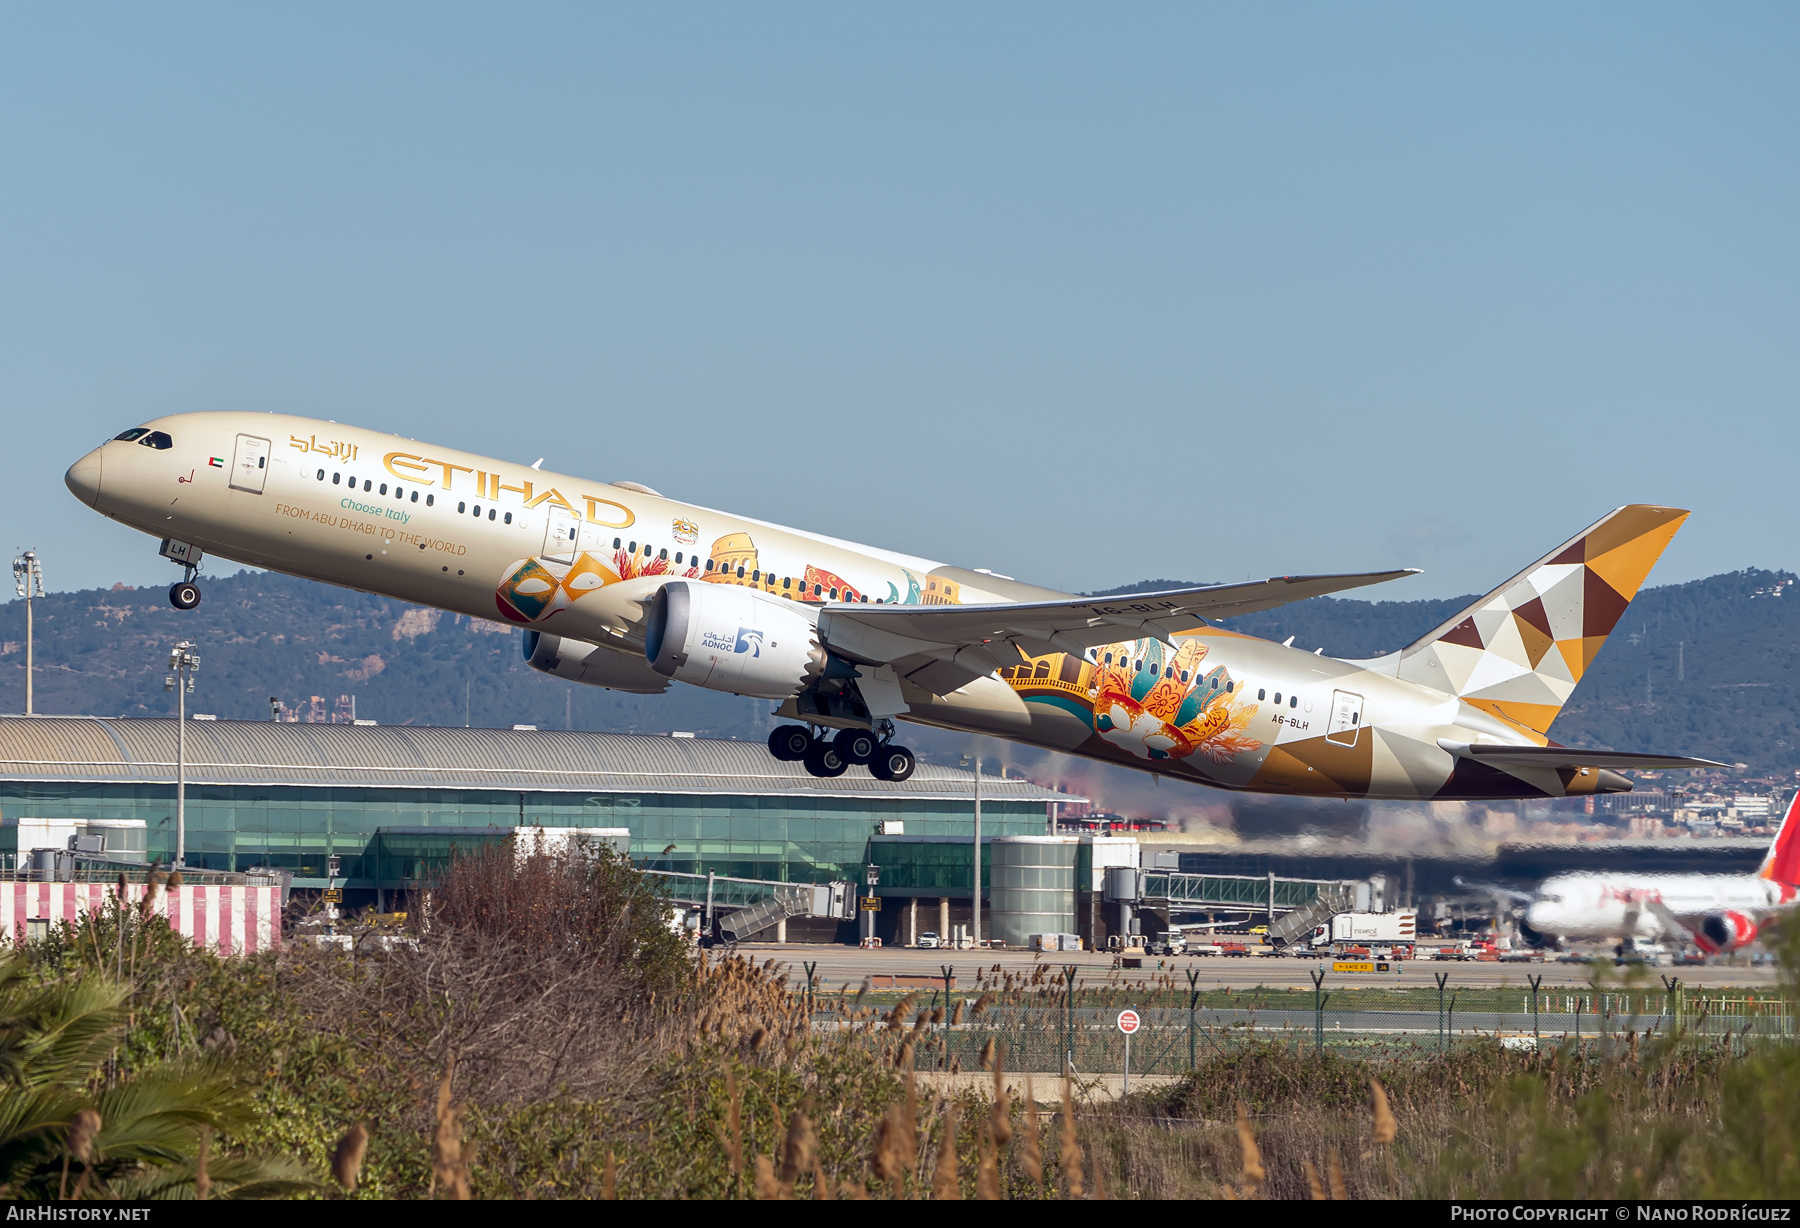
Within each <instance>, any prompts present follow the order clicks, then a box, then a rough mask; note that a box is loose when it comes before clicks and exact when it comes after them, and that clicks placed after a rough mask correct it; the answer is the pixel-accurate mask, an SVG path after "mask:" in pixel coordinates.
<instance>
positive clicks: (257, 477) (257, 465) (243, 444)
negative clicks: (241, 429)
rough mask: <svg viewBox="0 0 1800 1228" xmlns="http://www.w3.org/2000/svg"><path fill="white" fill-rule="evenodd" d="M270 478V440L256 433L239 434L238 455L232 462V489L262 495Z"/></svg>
mask: <svg viewBox="0 0 1800 1228" xmlns="http://www.w3.org/2000/svg"><path fill="white" fill-rule="evenodd" d="M268 480H269V441H268V440H266V439H258V438H257V437H256V436H255V435H239V436H238V437H237V455H236V456H235V457H233V458H232V462H231V489H233V490H242V491H248V492H249V493H250V494H253V495H260V494H262V492H263V484H264V483H265V482H267V481H268Z"/></svg>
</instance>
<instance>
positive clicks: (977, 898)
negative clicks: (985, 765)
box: [959, 754, 981, 951]
mask: <svg viewBox="0 0 1800 1228" xmlns="http://www.w3.org/2000/svg"><path fill="white" fill-rule="evenodd" d="M959 766H961V767H966V768H968V767H972V768H974V769H975V843H974V848H973V850H972V856H973V858H974V865H975V878H974V884H975V890H974V892H973V893H972V899H973V903H972V905H971V907H970V909H969V915H970V925H969V937H970V939H971V940H972V941H973V942H974V944H975V947H974V949H975V950H977V951H979V950H980V949H981V756H980V755H979V754H974V755H964V756H963V757H962V758H961V760H959Z"/></svg>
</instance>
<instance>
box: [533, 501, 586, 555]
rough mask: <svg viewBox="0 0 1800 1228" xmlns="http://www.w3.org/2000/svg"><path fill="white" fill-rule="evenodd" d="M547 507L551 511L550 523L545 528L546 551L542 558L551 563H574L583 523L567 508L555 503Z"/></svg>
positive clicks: (544, 550)
mask: <svg viewBox="0 0 1800 1228" xmlns="http://www.w3.org/2000/svg"><path fill="white" fill-rule="evenodd" d="M545 506H546V507H548V508H549V509H550V523H549V524H548V525H546V526H545V527H544V549H543V553H542V554H541V555H540V557H541V558H543V559H544V560H546V561H547V562H551V563H573V562H574V561H575V546H576V543H577V540H578V539H579V537H580V535H581V521H580V520H579V519H578V518H577V517H576V515H575V514H574V513H573V512H571V511H569V510H568V509H567V508H564V507H558V506H557V505H556V504H554V503H550V504H546V505H545Z"/></svg>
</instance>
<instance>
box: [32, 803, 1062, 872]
mask: <svg viewBox="0 0 1800 1228" xmlns="http://www.w3.org/2000/svg"><path fill="white" fill-rule="evenodd" d="M981 811H982V834H983V835H996V836H1000V835H1036V834H1041V833H1042V832H1043V831H1044V825H1045V812H1044V803H1043V802H1042V801H1037V800H1002V801H997V800H994V799H992V798H988V797H984V798H983V799H982V805H981ZM0 815H4V816H8V817H14V816H19V815H31V816H47V815H56V816H59V817H67V818H71V819H83V820H85V819H141V820H143V821H144V824H145V827H146V829H147V831H148V835H149V840H148V845H149V848H148V852H149V856H150V858H151V859H153V860H154V859H158V858H160V859H161V860H162V861H164V862H167V861H168V860H170V858H171V857H172V855H173V853H174V850H175V790H174V787H173V785H169V784H93V783H88V782H85V781H41V780H40V781H32V782H25V781H18V780H0ZM896 820H897V821H899V822H901V823H903V824H904V825H905V831H906V833H907V834H908V835H913V834H917V835H921V836H928V837H936V838H938V839H952V838H957V837H960V838H961V839H963V840H964V841H966V840H968V839H969V837H970V836H971V835H972V834H973V832H974V819H973V808H972V806H971V804H970V802H969V801H968V800H966V799H956V798H950V799H946V798H928V797H909V796H905V795H900V796H879V795H870V796H852V797H830V796H822V797H819V796H809V795H805V794H780V793H762V794H727V793H707V794H682V793H630V794H625V793H566V792H551V791H541V792H533V791H514V790H482V789H431V788H418V789H410V788H386V787H360V786H354V785H334V786H324V787H314V786H305V787H296V786H291V785H288V786H267V785H217V784H190V785H189V786H188V788H187V862H188V864H189V865H191V866H194V867H196V868H203V869H209V870H240V871H241V870H245V869H248V868H250V867H252V866H269V867H273V868H276V869H285V870H291V871H292V872H293V874H294V876H295V877H294V881H295V885H297V886H313V885H318V886H323V885H324V876H325V858H326V857H327V856H329V855H331V854H333V853H336V854H337V855H338V856H339V857H340V858H341V859H342V863H341V865H342V868H341V869H340V870H339V875H340V879H343V878H347V879H348V880H349V881H348V882H347V883H345V884H343V885H346V886H348V887H350V888H352V889H355V888H374V887H381V888H385V889H388V890H395V889H400V888H404V887H409V886H411V885H413V884H412V882H409V881H406V877H407V876H405V870H404V868H403V862H404V860H405V859H403V858H398V857H397V856H396V855H394V854H392V853H390V855H389V856H388V857H384V858H381V859H380V860H379V864H378V859H377V857H376V853H377V849H376V848H375V843H376V835H377V833H378V832H382V831H389V830H391V831H393V832H394V834H396V835H398V834H399V833H400V832H401V831H403V830H405V829H411V828H430V829H434V830H433V831H432V832H431V839H432V841H433V842H434V843H438V842H441V843H442V844H444V846H445V848H446V849H447V848H448V847H449V846H450V844H452V843H461V842H458V841H455V840H454V837H453V836H451V835H450V834H449V832H448V831H446V829H458V828H464V829H468V831H469V834H470V837H471V839H470V841H469V843H479V842H481V841H482V839H483V837H484V836H488V835H489V833H490V831H491V830H492V829H496V828H498V829H505V830H508V831H510V829H512V828H513V827H516V826H519V825H521V824H530V825H533V826H545V827H626V828H629V829H630V830H631V853H632V856H633V858H635V859H636V860H638V861H639V862H641V863H643V864H645V865H648V866H651V867H653V868H655V869H660V870H679V871H685V872H688V873H699V874H705V873H708V872H709V871H710V872H713V873H717V874H721V875H728V876H731V877H735V878H762V879H778V880H782V881H786V882H825V881H828V880H831V879H848V880H850V881H852V882H860V881H862V867H863V865H864V862H865V861H866V860H867V856H868V852H869V841H870V837H871V836H873V835H874V834H875V833H876V832H878V831H880V830H881V825H882V824H883V823H884V822H892V821H896ZM15 830H16V829H15ZM389 844H390V845H393V844H396V842H395V841H392V840H390V841H389ZM671 844H673V845H674V846H675V848H674V849H673V850H672V851H671V852H669V853H667V854H665V853H664V852H663V849H665V848H666V847H667V846H669V845H671ZM8 851H11V850H8ZM943 856H944V859H945V861H946V862H947V863H953V862H954V860H955V854H953V853H949V852H946V853H945V854H944V855H943ZM963 857H964V864H963V866H962V868H961V873H962V882H961V888H962V892H963V893H964V894H966V893H967V891H968V879H969V872H968V867H967V864H966V857H967V854H966V852H965V853H964V854H963ZM945 869H946V870H953V866H952V865H950V864H947V865H946V866H945ZM312 879H317V880H318V882H317V883H316V884H314V883H312V882H309V881H308V880H312ZM919 885H920V886H923V885H924V884H923V883H921V884H919ZM934 885H935V884H934ZM945 885H948V883H946V884H945Z"/></svg>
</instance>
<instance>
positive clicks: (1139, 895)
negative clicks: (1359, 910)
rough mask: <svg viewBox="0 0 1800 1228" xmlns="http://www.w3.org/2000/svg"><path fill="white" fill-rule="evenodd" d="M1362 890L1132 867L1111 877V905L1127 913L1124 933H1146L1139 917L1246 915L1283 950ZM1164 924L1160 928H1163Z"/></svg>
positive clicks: (1334, 883)
mask: <svg viewBox="0 0 1800 1228" xmlns="http://www.w3.org/2000/svg"><path fill="white" fill-rule="evenodd" d="M1358 886H1359V884H1358V883H1355V882H1350V881H1346V880H1342V879H1322V878H1282V877H1279V876H1277V875H1275V874H1265V875H1262V876H1260V877H1258V876H1254V875H1247V874H1183V873H1180V872H1178V871H1174V870H1162V869H1151V870H1139V869H1133V868H1131V867H1129V866H1122V867H1118V868H1114V869H1109V870H1108V871H1107V872H1106V902H1107V903H1108V904H1116V905H1118V906H1119V907H1120V909H1121V914H1122V915H1121V921H1124V922H1126V924H1125V925H1124V926H1123V927H1122V928H1124V929H1126V930H1128V931H1129V932H1141V927H1138V926H1134V925H1132V924H1131V921H1135V919H1136V918H1135V916H1132V917H1131V918H1130V920H1127V918H1126V916H1125V915H1124V914H1137V913H1142V912H1150V913H1158V914H1161V915H1162V916H1164V917H1166V918H1167V919H1168V921H1169V923H1172V924H1173V923H1177V922H1176V918H1177V917H1178V916H1183V915H1190V916H1191V914H1194V913H1201V912H1205V913H1231V914H1241V919H1243V920H1248V919H1250V918H1251V917H1254V916H1261V917H1262V918H1263V919H1264V920H1265V922H1266V923H1267V924H1268V926H1269V937H1270V939H1271V941H1273V942H1275V943H1277V944H1278V945H1279V944H1280V943H1282V942H1285V941H1287V940H1288V939H1289V938H1291V935H1290V934H1289V933H1288V932H1287V931H1288V930H1290V929H1291V930H1295V931H1296V932H1298V931H1299V930H1310V929H1311V928H1312V927H1313V926H1314V925H1315V924H1317V919H1316V917H1315V916H1314V914H1315V913H1316V912H1318V911H1319V910H1321V909H1323V910H1324V912H1325V914H1326V915H1330V914H1331V913H1333V912H1339V911H1342V910H1343V909H1344V908H1346V907H1348V906H1349V904H1350V903H1351V902H1353V901H1354V900H1355V899H1356V893H1357V888H1358ZM1159 924H1160V923H1159Z"/></svg>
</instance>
